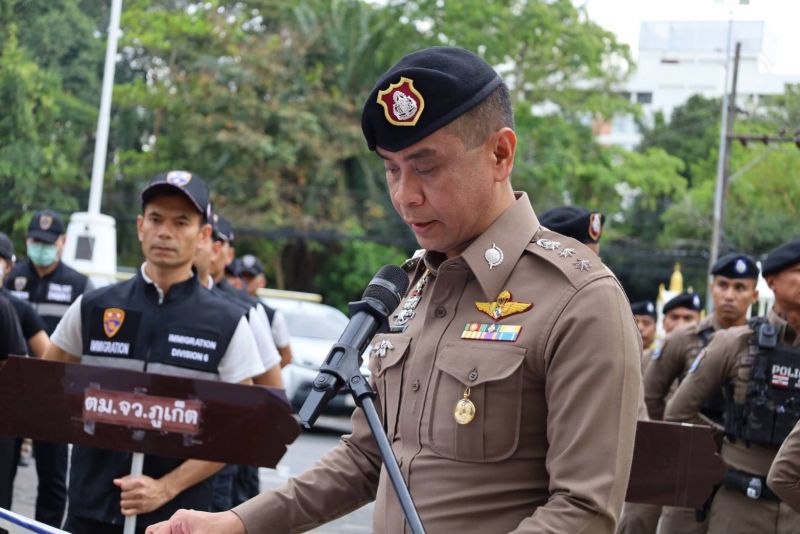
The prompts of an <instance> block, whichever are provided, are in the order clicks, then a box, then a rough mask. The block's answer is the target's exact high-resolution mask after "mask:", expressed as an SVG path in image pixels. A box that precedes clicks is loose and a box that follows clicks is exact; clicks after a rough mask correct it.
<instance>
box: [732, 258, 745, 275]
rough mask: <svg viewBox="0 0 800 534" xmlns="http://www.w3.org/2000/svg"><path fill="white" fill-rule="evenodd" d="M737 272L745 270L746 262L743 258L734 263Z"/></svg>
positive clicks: (742, 272) (740, 272)
mask: <svg viewBox="0 0 800 534" xmlns="http://www.w3.org/2000/svg"><path fill="white" fill-rule="evenodd" d="M733 268H734V269H735V270H736V272H737V273H739V274H744V273H746V272H747V264H746V263H745V262H744V260H743V259H738V260H736V265H735V266H734V267H733Z"/></svg>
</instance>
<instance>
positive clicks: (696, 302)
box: [692, 295, 700, 308]
mask: <svg viewBox="0 0 800 534" xmlns="http://www.w3.org/2000/svg"><path fill="white" fill-rule="evenodd" d="M692 304H694V307H695V308H699V307H700V297H699V296H698V295H695V296H694V297H693V298H692Z"/></svg>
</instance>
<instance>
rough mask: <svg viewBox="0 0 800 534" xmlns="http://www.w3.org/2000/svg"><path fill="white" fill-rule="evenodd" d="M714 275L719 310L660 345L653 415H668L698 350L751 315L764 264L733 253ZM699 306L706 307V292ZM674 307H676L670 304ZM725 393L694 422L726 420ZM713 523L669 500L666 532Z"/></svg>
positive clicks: (687, 532)
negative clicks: (676, 389) (677, 387)
mask: <svg viewBox="0 0 800 534" xmlns="http://www.w3.org/2000/svg"><path fill="white" fill-rule="evenodd" d="M711 274H712V276H713V279H712V282H711V286H710V288H709V290H710V293H711V298H712V299H713V301H714V312H713V313H712V314H711V315H710V316H709V317H707V318H705V319H704V320H702V321H700V322H699V323H697V324H695V325H691V326H685V327H679V328H677V329H676V330H674V331H673V332H671V333H670V334H669V335H668V336H667V338H666V339H665V340H664V345H663V346H662V348H661V349H660V350H657V351H654V352H653V355H652V358H651V362H650V364H648V366H647V370H646V371H645V374H644V384H645V386H644V395H645V401H646V402H647V409H648V412H649V413H650V417H651V418H652V419H662V418H663V415H664V406H665V404H666V402H667V399H668V398H669V397H670V395H671V392H672V391H674V390H673V384H674V383H675V381H676V380H677V381H678V382H680V381H681V380H683V379H684V377H685V376H686V372H687V370H688V369H689V368H690V367H691V365H692V362H693V361H694V359H695V357H696V356H697V354H698V353H699V352H700V351H701V350H702V349H703V348H704V347H705V346H706V345H708V343H709V341H710V340H711V338H712V336H713V334H714V333H715V332H716V331H718V330H721V329H725V328H729V327H731V326H737V325H742V324H744V323H745V322H746V320H747V310H748V309H749V308H750V306H752V304H753V303H754V302H755V301H756V300H757V299H758V291H756V282H757V280H758V274H759V270H758V265H756V262H755V261H754V260H753V259H752V258H751V257H750V256H747V255H745V254H736V253H734V254H728V255H726V256H723V257H722V258H720V259H719V260H717V262H716V263H715V264H714V265H713V266H712V268H711ZM695 297H696V303H692V305H693V307H695V308H699V307H700V304H701V303H700V297H699V296H698V295H696V294H695V295H694V297H691V299H692V300H694V298H695ZM667 311H671V310H667ZM722 402H723V401H722V394H721V392H718V394H717V395H716V396H715V397H714V398H712V399H708V401H707V402H706V405H705V406H704V407H703V408H704V409H703V414H704V415H705V416H707V417H709V418H710V419H701V418H700V417H698V418H697V419H695V420H694V421H692V422H694V423H699V424H708V423H710V422H711V421H713V422H714V423H716V424H720V423H721V419H722ZM707 528H708V518H707V517H706V516H705V515H704V514H703V513H702V512H701V513H699V514H698V512H697V511H696V510H692V509H690V508H675V507H671V506H665V507H664V508H663V511H662V514H661V532H662V534H671V533H676V534H677V533H680V534H703V533H705V532H706V530H707Z"/></svg>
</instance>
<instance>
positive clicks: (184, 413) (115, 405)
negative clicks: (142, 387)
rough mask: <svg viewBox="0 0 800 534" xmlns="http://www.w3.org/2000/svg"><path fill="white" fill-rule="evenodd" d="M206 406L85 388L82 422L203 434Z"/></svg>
mask: <svg viewBox="0 0 800 534" xmlns="http://www.w3.org/2000/svg"><path fill="white" fill-rule="evenodd" d="M202 408H203V403H202V402H201V401H199V400H197V399H174V398H170V397H157V396H154V395H145V394H142V393H129V392H125V391H110V390H105V389H98V388H86V389H85V390H84V397H83V420H84V421H89V422H95V423H105V424H108V425H117V426H124V427H128V428H139V429H143V430H158V431H161V432H175V433H179V434H197V433H199V432H200V415H201V412H202Z"/></svg>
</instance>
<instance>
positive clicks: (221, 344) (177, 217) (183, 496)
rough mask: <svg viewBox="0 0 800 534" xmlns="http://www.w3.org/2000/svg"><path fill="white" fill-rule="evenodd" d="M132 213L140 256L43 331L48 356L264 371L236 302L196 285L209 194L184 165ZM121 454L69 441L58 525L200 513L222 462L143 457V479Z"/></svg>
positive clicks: (204, 373)
mask: <svg viewBox="0 0 800 534" xmlns="http://www.w3.org/2000/svg"><path fill="white" fill-rule="evenodd" d="M142 211H143V213H142V215H140V216H139V217H138V218H137V230H138V234H139V240H140V241H141V243H142V252H143V254H144V257H145V262H144V264H143V265H142V267H141V269H140V271H139V272H138V273H137V275H136V276H135V277H133V278H131V279H130V280H127V281H125V282H121V283H119V284H116V285H112V286H108V287H104V288H102V289H98V290H95V291H91V292H89V293H87V294H85V295H84V296H83V297H81V298H80V299H78V300H76V301H75V303H74V304H73V305H72V306H71V307H70V309H69V310H68V311H67V313H66V314H65V315H64V318H63V319H62V321H61V322H60V323H59V325H58V328H57V329H56V331H55V333H54V334H53V337H52V345H51V347H50V349H49V350H48V352H47V355H46V357H47V358H48V359H54V360H59V361H71V362H81V363H83V364H90V365H101V366H105V367H115V368H120V369H132V370H137V371H145V372H156V373H161V374H171V375H176V376H182V377H188V378H203V379H208V380H223V381H226V382H239V383H248V384H251V383H252V380H251V378H252V377H253V376H257V375H260V374H262V373H263V372H264V367H263V365H262V363H261V361H260V359H259V356H258V353H257V348H256V345H255V340H254V339H253V334H252V332H251V330H250V327H249V325H248V323H247V319H246V318H245V317H244V311H243V308H242V307H239V306H236V305H234V304H232V303H231V302H229V301H228V300H226V299H223V298H221V297H220V296H218V295H216V294H214V293H213V292H211V291H208V290H207V289H205V288H203V287H201V286H200V284H199V282H198V280H197V277H196V276H195V275H194V273H193V271H192V261H193V259H194V256H195V251H196V248H197V246H198V243H200V242H201V241H202V240H208V239H210V235H211V227H210V225H208V224H207V217H208V216H209V215H210V203H209V190H208V186H207V185H206V184H205V182H204V181H203V180H202V178H200V177H199V176H197V175H196V174H192V173H189V172H186V171H171V172H168V173H165V174H162V175H159V176H157V177H155V178H154V179H153V180H151V181H150V183H149V184H148V186H147V187H146V188H145V189H144V191H143V192H142ZM130 464H131V455H130V453H125V452H117V451H110V450H103V449H95V448H89V447H82V446H77V445H76V446H74V447H73V451H72V468H71V471H70V473H71V474H70V488H69V490H70V502H69V514H68V518H67V524H66V529H67V530H69V531H70V532H73V533H75V534H82V533H95V532H121V531H122V523H123V520H124V516H127V515H134V514H135V515H139V525H140V526H141V527H142V528H141V529H140V530H143V529H144V527H146V526H147V525H148V524H149V523H151V522H153V521H157V520H160V519H163V518H166V517H169V515H170V514H171V513H173V512H174V511H175V510H177V509H178V508H194V509H201V510H210V509H211V501H212V489H213V484H212V478H211V477H212V475H213V474H214V473H215V472H216V471H218V470H219V469H220V468H221V467H222V464H219V463H215V462H205V461H199V460H185V461H183V460H178V459H174V458H164V457H158V456H155V455H148V456H147V457H146V458H145V461H144V475H143V476H140V477H132V476H126V474H127V473H129V472H130Z"/></svg>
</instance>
